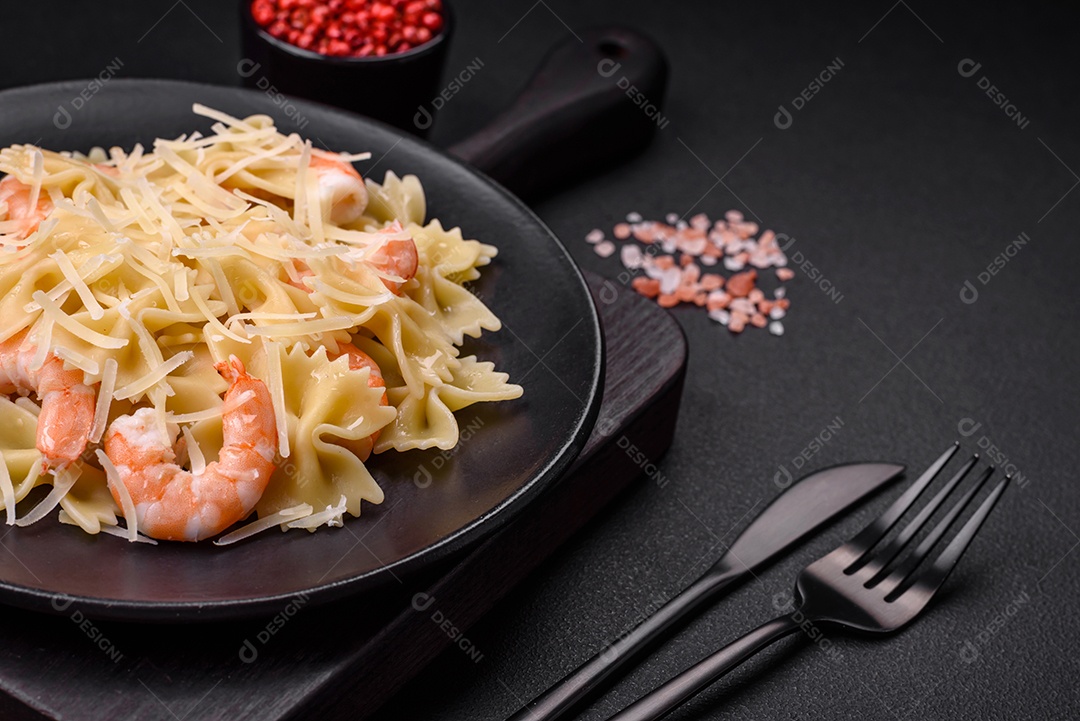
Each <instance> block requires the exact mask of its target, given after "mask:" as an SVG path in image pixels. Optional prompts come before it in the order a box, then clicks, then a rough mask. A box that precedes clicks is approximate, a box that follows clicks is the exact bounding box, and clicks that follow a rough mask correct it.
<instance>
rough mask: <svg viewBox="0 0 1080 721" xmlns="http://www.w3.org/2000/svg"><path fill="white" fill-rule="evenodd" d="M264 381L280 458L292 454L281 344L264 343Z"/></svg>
mask: <svg viewBox="0 0 1080 721" xmlns="http://www.w3.org/2000/svg"><path fill="white" fill-rule="evenodd" d="M266 371H267V375H269V376H270V377H269V378H267V380H266V383H267V386H268V389H269V391H270V401H271V404H272V405H273V407H274V422H275V423H276V424H277V434H278V454H279V455H281V457H282V458H288V457H289V456H290V455H292V449H291V448H290V447H289V417H288V415H286V409H285V381H284V379H283V378H282V377H281V344H280V343H276V342H272V341H271V342H269V343H267V344H266Z"/></svg>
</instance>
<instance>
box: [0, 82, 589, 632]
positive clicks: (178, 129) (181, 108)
mask: <svg viewBox="0 0 1080 721" xmlns="http://www.w3.org/2000/svg"><path fill="white" fill-rule="evenodd" d="M95 90H96V92H95ZM194 102H199V103H203V104H204V105H209V106H210V107H214V108H217V109H220V110H223V111H225V112H228V113H231V114H233V115H239V116H243V115H248V114H252V113H266V114H268V115H271V116H273V117H274V118H275V120H276V121H277V123H278V126H279V128H280V129H281V130H282V131H283V132H286V133H289V132H293V131H296V132H299V133H301V134H302V135H303V136H305V137H308V138H311V139H312V140H313V141H314V142H315V143H317V144H319V145H325V146H326V147H329V148H333V149H335V150H348V151H371V152H372V160H370V161H368V162H367V163H362V164H360V165H359V167H360V169H361V171H362V172H364V173H367V172H368V171H369V170H371V172H372V174H373V176H374V177H377V178H380V179H381V177H382V174H383V173H384V172H385V171H387V170H394V171H395V172H396V173H398V174H399V175H400V174H404V173H415V174H416V175H418V176H419V177H420V178H421V180H422V182H423V184H424V186H425V189H426V191H427V195H428V214H429V217H437V218H440V219H441V220H442V221H443V223H444V225H446V226H448V227H452V226H461V227H462V228H463V230H464V232H465V234H466V236H467V237H475V238H480V239H483V240H484V241H486V242H489V243H493V244H495V245H497V246H498V247H499V250H500V252H499V256H498V258H497V259H496V260H495V262H494V263H493V264H492V265H491V266H488V267H487V268H486V269H485V271H484V274H483V278H482V279H481V280H480V281H479V282H478V283H477V284H476V286H475V288H474V290H475V292H476V293H478V294H479V295H480V296H481V297H482V298H483V299H484V301H485V302H486V303H487V304H488V305H489V306H490V307H491V308H492V309H493V310H494V311H495V313H497V314H498V316H499V317H500V318H501V319H502V320H503V322H504V324H505V326H504V328H503V330H502V331H500V332H499V333H492V334H486V335H485V336H484V337H483V338H482V339H480V340H479V341H475V342H471V343H469V344H468V345H467V346H466V348H465V352H466V353H473V352H475V353H476V354H477V355H479V356H480V357H481V358H482V359H487V360H492V361H495V362H496V364H497V365H498V366H499V367H500V368H501V369H503V370H505V371H507V372H509V373H510V375H511V378H512V380H514V381H515V382H518V383H521V384H522V385H523V386H524V387H525V396H524V398H522V399H520V400H517V401H511V402H508V403H500V404H487V405H483V406H473V407H472V408H467V409H465V410H462V411H459V413H458V420H459V423H460V424H461V427H462V430H463V435H464V436H468V440H467V441H465V440H463V442H462V443H460V444H459V446H458V448H457V449H456V450H455V451H453V452H450V453H438V452H427V451H424V452H418V451H413V452H409V453H404V454H395V453H391V454H383V455H381V456H377V457H375V458H374V460H373V462H372V463H371V466H372V472H373V473H374V474H375V475H376V477H377V479H378V480H379V482H380V483H381V485H382V486H383V488H384V490H385V491H386V501H385V502H384V503H383V504H382V505H381V506H373V505H365V506H364V510H363V515H362V517H360V518H356V519H349V520H347V521H346V523H345V527H344V528H330V529H322V530H320V531H319V532H317V533H314V534H308V533H306V532H304V531H290V532H289V533H284V534H283V533H279V532H278V531H276V530H275V531H273V532H271V533H267V534H264V535H261V536H258V537H255V538H253V539H250V540H249V541H246V542H243V543H240V544H237V545H234V546H230V547H225V548H218V547H215V546H213V545H211V544H209V543H203V544H180V543H162V544H160V545H158V546H156V547H154V546H147V545H143V544H129V543H127V542H125V541H123V540H121V539H118V538H114V537H111V536H105V535H101V536H97V537H94V536H89V535H86V534H84V533H83V532H82V531H81V530H79V529H77V528H74V527H70V526H62V525H60V524H59V522H58V521H57V520H56V519H55V517H52V518H49V519H46V520H43V521H41V522H39V523H37V524H35V525H33V526H30V527H27V528H9V527H6V526H4V527H3V532H4V533H5V534H6V535H4V536H3V538H2V540H0V544H2V545H3V546H4V547H5V550H4V551H0V600H2V601H4V602H6V603H10V604H14V605H19V606H25V607H29V608H34V609H40V610H44V611H50V610H59V609H63V608H67V607H68V605H69V604H70V603H76V604H79V607H80V608H85V609H86V610H87V611H88V612H90V613H91V614H92V615H95V616H98V617H108V618H116V619H124V620H145V621H162V620H188V619H194V618H203V619H211V618H213V619H220V618H229V617H239V616H250V615H259V614H272V613H276V612H278V611H280V610H281V608H282V607H283V606H284V604H285V603H287V602H288V600H289V599H292V598H294V597H295V596H297V595H298V594H304V595H305V596H306V597H307V598H308V599H309V600H310V601H311V602H314V601H324V600H330V599H332V598H338V597H341V596H344V595H346V594H353V593H358V592H361V591H372V592H375V593H377V590H376V589H378V588H379V587H380V586H382V585H383V584H388V583H391V584H392V583H396V582H397V581H396V580H395V579H403V578H404V577H405V576H406V574H409V573H412V572H414V571H416V570H418V569H420V568H422V567H426V566H428V565H430V564H431V563H433V562H435V561H437V560H439V559H443V558H446V557H447V556H448V555H450V554H453V553H455V552H457V551H460V550H461V549H463V548H465V547H466V546H468V545H470V544H472V543H474V542H476V541H477V540H478V539H479V538H480V537H482V536H483V535H485V534H487V533H490V532H491V531H492V530H494V529H495V528H497V527H499V526H500V525H501V524H503V523H505V522H506V521H507V520H508V519H509V518H510V517H511V516H512V515H513V514H514V513H515V512H516V511H517V510H519V509H521V508H522V507H523V506H524V505H525V504H526V503H528V502H529V501H530V500H531V499H533V498H534V497H535V496H536V495H537V494H538V493H540V492H541V491H542V490H543V489H544V488H545V486H547V485H548V484H549V483H551V482H552V481H553V480H554V479H555V478H556V477H557V476H558V475H559V474H560V473H561V472H562V471H563V470H565V469H566V468H567V466H568V465H569V464H570V463H571V462H572V461H573V459H574V457H575V456H576V455H577V453H578V451H580V450H581V448H582V446H583V445H584V442H585V440H586V439H587V436H588V433H589V431H590V429H591V426H592V423H593V421H594V419H595V416H596V413H597V410H598V407H599V389H600V388H601V380H602V368H603V364H602V348H601V335H600V327H599V323H598V318H597V314H596V310H595V308H594V307H593V305H592V301H591V299H590V297H589V293H588V290H587V289H586V286H585V283H584V281H583V279H582V277H581V275H580V273H579V272H578V270H577V268H576V267H575V265H574V264H573V262H572V261H571V259H570V256H569V255H568V253H567V252H566V249H565V248H563V246H562V245H561V244H560V243H559V241H558V240H557V239H556V238H555V237H554V235H553V234H552V233H551V231H550V230H548V229H547V228H546V227H545V226H544V225H543V223H541V222H540V220H539V219H538V218H537V217H536V216H534V215H533V214H532V213H531V212H530V211H529V210H528V209H527V208H526V207H525V206H524V205H522V204H521V203H520V202H519V201H518V200H516V199H515V198H514V197H513V196H511V195H510V194H508V193H507V192H506V191H504V190H502V189H501V188H500V187H498V186H496V185H495V184H493V183H492V182H490V181H489V180H487V179H486V178H484V177H481V176H480V175H479V174H478V173H476V172H475V171H473V170H470V169H469V168H467V167H465V166H464V165H462V164H460V163H458V162H457V161H455V160H453V159H452V158H450V157H449V156H447V155H445V154H443V153H441V152H440V151H438V150H436V149H434V148H432V147H430V146H428V145H425V144H423V143H421V142H418V141H416V140H414V139H412V138H409V137H403V136H402V135H401V134H400V133H398V131H395V130H392V129H390V128H388V127H386V126H383V125H380V124H377V123H374V122H371V121H369V120H365V119H363V118H360V117H358V116H354V115H350V114H348V113H344V112H340V111H337V110H332V109H330V108H327V107H323V106H319V105H315V104H308V103H302V102H300V101H296V102H293V101H290V102H289V103H288V104H287V105H279V103H277V102H275V99H274V98H272V97H269V96H267V95H266V94H263V93H260V92H256V91H247V90H238V89H233V88H222V87H212V86H204V85H197V84H190V83H178V82H166V81H156V80H145V81H144V80H113V81H110V82H108V83H107V84H105V85H104V86H103V87H100V88H98V87H97V86H92V87H90V88H89V89H88V87H87V85H86V83H61V84H52V85H43V86H37V87H31V88H20V89H16V90H10V91H7V92H3V93H0V147H2V146H7V145H10V144H13V143H34V144H38V145H41V146H43V147H46V148H50V149H54V150H81V151H86V150H89V149H90V148H91V147H92V146H95V145H99V146H103V147H106V148H108V147H110V146H114V145H119V146H122V147H125V148H130V147H131V146H132V145H133V144H135V143H136V142H141V143H143V144H144V145H147V146H149V145H150V144H151V143H152V142H153V140H154V138H155V137H175V136H178V135H180V134H181V133H186V132H191V131H193V130H196V129H199V130H203V131H204V132H205V131H206V130H207V129H208V127H209V123H208V122H207V121H206V119H205V118H201V117H198V116H195V115H193V114H192V113H191V105H192V103H194ZM428 474H430V476H431V478H430V483H429V482H428V478H427V475H428ZM418 481H419V482H418Z"/></svg>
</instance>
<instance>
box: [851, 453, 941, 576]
mask: <svg viewBox="0 0 1080 721" xmlns="http://www.w3.org/2000/svg"><path fill="white" fill-rule="evenodd" d="M959 447H960V443H959V442H956V443H953V444H952V446H951V447H950V448H949V449H948V450H947V451H945V452H944V453H942V454H941V457H940V458H938V459H937V460H936V461H934V463H933V464H932V465H931V466H930V467H929V468H927V469H926V471H925V472H924V473H923V474H922V476H920V477H919V480H917V481H915V483H913V484H911V487H909V488H908V489H907V490H906V491H904V494H903V495H902V496H900V497H899V498H897V499H896V500H895V501H893V504H892V505H891V506H889V508H888V510H886V511H885V512H884V513H882V514H881V515H880V516H878V517H877V518H876V519H874V520H873V521H872V522H871V523H870V525H869V526H867V527H866V528H864V529H863V530H861V531H860V532H859V533H858V534H857V535H856V536H855V537H854V538H852V539H851V540H850V541H848V543H847V544H846V548H847V549H848V550H849V551H850V552H852V553H853V554H854V555H855V557H856V558H855V561H854V562H852V563H851V565H850V566H848V567H847V568H845V569H844V573H848V574H850V573H854V572H855V571H857V570H859V568H860V567H861V566H862V565H863V563H864V562H865V560H866V559H865V556H866V554H867V552H869V551H870V549H871V548H873V547H874V544H876V543H877V542H878V541H880V540H881V539H882V537H884V536H885V534H886V533H888V532H889V531H890V530H891V529H892V527H893V526H895V525H896V522H897V521H898V520H900V517H901V516H902V515H904V512H905V511H907V509H908V508H910V507H911V504H913V503H914V502H915V500H916V499H917V498H918V497H919V495H920V494H921V493H922V492H923V491H925V490H926V487H927V486H929V485H930V482H931V481H933V480H934V477H935V476H937V474H938V473H939V472H940V471H941V468H942V467H943V466H944V465H945V464H946V463H948V462H949V459H950V458H952V457H953V454H954V453H956V449H958V448H959Z"/></svg>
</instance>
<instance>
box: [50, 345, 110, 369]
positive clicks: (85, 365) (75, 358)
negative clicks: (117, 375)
mask: <svg viewBox="0 0 1080 721" xmlns="http://www.w3.org/2000/svg"><path fill="white" fill-rule="evenodd" d="M52 351H53V355H55V356H56V357H57V358H59V359H60V360H62V361H65V362H66V363H70V364H71V365H72V366H74V367H75V368H78V369H79V370H81V371H82V372H83V373H85V374H86V375H88V376H97V374H98V373H99V372H100V371H101V365H100V364H99V363H98V362H97V361H96V360H94V359H93V358H90V357H89V356H85V355H83V354H82V353H80V352H78V351H76V350H71V349H70V348H64V347H63V346H56V347H55V348H53V349H52Z"/></svg>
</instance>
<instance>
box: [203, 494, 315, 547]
mask: <svg viewBox="0 0 1080 721" xmlns="http://www.w3.org/2000/svg"><path fill="white" fill-rule="evenodd" d="M311 511H312V508H311V506H310V505H309V504H307V503H301V504H300V505H298V506H293V507H292V508H284V509H282V510H280V511H278V512H277V513H271V514H270V515H269V516H263V517H262V518H260V519H259V520H257V521H252V522H251V523H249V524H247V525H246V526H241V527H240V528H237V529H236V530H235V531H232V532H231V533H226V534H225V535H224V536H222V537H221V538H219V539H217V540H216V541H214V545H215V546H228V545H229V544H232V543H236V542H238V541H243V540H244V539H245V538H251V537H252V536H254V535H256V534H258V533H262V532H263V531H267V530H269V529H271V528H273V527H274V526H284V525H286V524H288V523H289V522H290V521H296V520H297V519H300V518H304V517H305V516H310V515H311Z"/></svg>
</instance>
